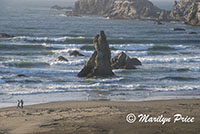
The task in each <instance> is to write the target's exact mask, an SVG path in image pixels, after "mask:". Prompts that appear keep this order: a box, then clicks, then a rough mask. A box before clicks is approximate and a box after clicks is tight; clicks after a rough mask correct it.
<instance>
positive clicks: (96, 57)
mask: <svg viewBox="0 0 200 134" xmlns="http://www.w3.org/2000/svg"><path fill="white" fill-rule="evenodd" d="M93 43H94V48H95V51H94V53H93V54H92V56H91V57H90V59H89V60H88V61H87V62H86V64H85V65H84V68H83V69H82V70H81V72H79V73H78V77H94V76H99V77H109V76H113V75H114V73H113V72H112V67H111V61H110V59H111V52H110V48H109V45H108V43H107V40H106V35H105V34H104V31H100V33H99V34H98V35H97V36H96V37H95V39H94V42H93Z"/></svg>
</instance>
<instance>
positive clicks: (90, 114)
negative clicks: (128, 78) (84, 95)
mask: <svg viewBox="0 0 200 134" xmlns="http://www.w3.org/2000/svg"><path fill="white" fill-rule="evenodd" d="M199 106H200V99H189V100H156V101H143V102H113V101H63V102H61V101H60V102H51V103H45V104H36V105H29V106H25V107H24V109H17V108H16V107H9V108H0V120H1V122H0V133H1V134H7V133H11V134H27V133H28V134H56V133H60V134H63V133H72V134H73V133H81V134H86V133H87V134H88V133H89V134H93V133H95V134H104V133H106V134H118V133H119V134H120V133H126V134H129V133H132V132H133V131H134V133H136V134H137V133H140V134H143V133H144V134H145V133H150V134H151V133H152V134H154V133H185V134H186V133H192V134H195V133H198V132H199V131H200V128H199V126H198V124H199V123H200V114H199V111H200V107H199ZM129 113H134V114H135V115H136V116H137V115H139V114H147V115H148V114H149V115H150V116H152V117H159V116H161V115H163V117H172V118H173V116H174V114H177V113H178V114H181V115H182V116H184V117H186V116H188V117H194V122H192V123H191V122H190V123H185V122H181V121H178V122H177V123H173V121H171V122H169V123H165V124H164V125H163V124H162V123H161V122H153V123H152V122H148V123H145V122H139V119H137V120H136V122H135V123H133V124H130V123H128V122H127V121H126V116H127V114H129Z"/></svg>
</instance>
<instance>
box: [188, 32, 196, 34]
mask: <svg viewBox="0 0 200 134" xmlns="http://www.w3.org/2000/svg"><path fill="white" fill-rule="evenodd" d="M188 34H197V32H189V33H188Z"/></svg>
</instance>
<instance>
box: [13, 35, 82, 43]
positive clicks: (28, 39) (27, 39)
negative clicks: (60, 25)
mask: <svg viewBox="0 0 200 134" xmlns="http://www.w3.org/2000/svg"><path fill="white" fill-rule="evenodd" d="M84 38H85V37H82V36H79V37H70V36H64V37H30V36H18V37H14V38H13V39H20V40H24V41H52V42H65V41H66V40H67V39H84Z"/></svg>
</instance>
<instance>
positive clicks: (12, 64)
mask: <svg viewBox="0 0 200 134" xmlns="http://www.w3.org/2000/svg"><path fill="white" fill-rule="evenodd" d="M3 65H5V66H9V67H19V68H31V67H45V66H49V64H48V63H45V62H32V61H15V60H12V61H9V62H4V63H3Z"/></svg>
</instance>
